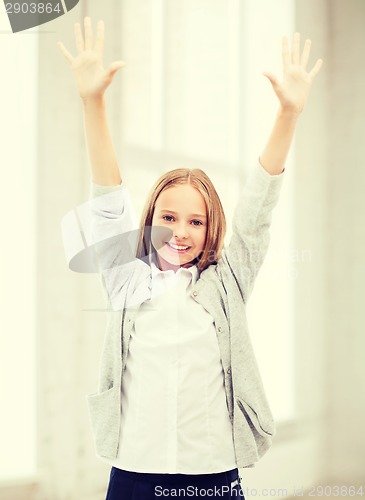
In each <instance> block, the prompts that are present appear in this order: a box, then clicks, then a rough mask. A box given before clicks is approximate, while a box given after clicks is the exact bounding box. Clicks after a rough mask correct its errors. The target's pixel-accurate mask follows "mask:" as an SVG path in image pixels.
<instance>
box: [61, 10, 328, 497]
mask: <svg viewBox="0 0 365 500" xmlns="http://www.w3.org/2000/svg"><path fill="white" fill-rule="evenodd" d="M84 31H85V36H84V38H83V36H82V33H81V27H80V24H79V23H76V24H75V37H76V46H77V52H78V55H77V56H76V57H73V56H72V55H71V54H70V53H69V52H68V51H67V50H66V49H65V47H64V45H63V44H62V43H61V42H59V43H58V46H59V48H60V50H61V52H62V54H63V55H64V56H65V58H66V59H67V61H68V62H69V63H70V65H71V67H72V69H73V71H74V75H75V78H76V82H77V87H78V91H79V93H80V96H81V99H82V103H83V111H84V120H85V130H86V137H87V143H88V151H89V158H90V163H91V169H92V170H91V177H92V179H91V181H92V182H91V187H92V198H91V202H92V203H91V215H92V222H93V238H94V240H93V242H94V243H95V245H94V249H95V250H96V253H97V256H98V258H99V261H98V262H99V264H98V265H99V270H100V273H101V277H102V281H103V285H104V290H105V291H106V292H107V294H106V297H107V301H108V308H109V321H108V327H107V335H106V338H105V343H104V348H103V354H102V359H101V370H100V382H99V389H98V391H97V392H96V393H93V394H90V395H88V396H87V399H88V405H89V410H90V417H91V424H92V428H93V434H94V439H95V449H96V453H97V456H98V457H100V458H101V459H102V460H104V461H105V462H107V463H108V464H110V465H111V466H112V468H111V473H110V481H109V486H108V491H107V497H106V498H107V500H115V499H123V500H129V499H130V500H132V499H134V500H136V499H141V500H142V499H143V500H149V499H153V498H157V497H160V496H161V495H164V496H167V495H172V496H177V495H178V494H182V495H186V494H188V495H189V496H192V497H193V498H203V497H206V496H213V497H218V498H227V499H228V498H235V497H236V496H238V495H240V496H241V497H242V498H243V490H242V487H241V485H240V481H241V477H240V476H239V473H238V468H239V467H254V466H255V462H257V461H258V460H259V459H260V458H261V457H262V456H263V454H264V453H265V452H266V451H267V450H268V449H269V447H270V446H271V443H272V436H273V435H274V434H275V423H274V420H273V417H272V414H271V411H270V407H269V405H268V401H267V399H266V396H265V392H264V388H263V386H262V381H261V378H260V374H259V370H258V366H257V363H256V360H255V356H254V352H253V349H252V346H251V342H250V338H249V333H248V327H247V320H246V309H245V307H246V303H247V300H248V298H249V296H250V293H251V291H252V287H253V284H254V281H255V278H256V276H257V273H258V271H259V269H260V266H261V265H262V262H263V260H264V257H265V254H266V252H267V248H268V244H269V226H270V221H271V215H272V210H273V208H274V207H275V205H276V203H277V201H278V197H279V192H280V188H281V185H282V182H283V178H284V171H285V168H284V164H285V161H286V158H287V155H288V152H289V148H290V145H291V142H292V139H293V135H294V131H295V127H296V124H297V120H298V117H299V116H300V114H301V112H302V111H303V108H304V105H305V103H306V101H307V98H308V95H309V91H310V88H311V84H312V82H313V79H314V77H315V76H316V74H317V73H318V71H319V69H320V67H321V65H322V60H320V59H319V60H318V61H317V63H316V64H315V65H314V67H313V69H312V70H311V71H307V63H308V58H309V52H310V45H311V42H310V40H306V41H305V44H304V48H303V51H302V53H301V54H300V35H299V33H295V34H294V36H293V41H292V46H291V50H289V43H288V40H287V38H286V37H284V38H283V42H282V57H283V80H282V81H281V82H280V81H279V80H278V79H277V78H276V77H275V76H274V75H272V74H271V73H264V75H265V76H266V77H267V78H268V79H269V81H270V82H271V84H272V87H273V90H274V92H275V94H276V96H277V97H278V100H279V110H278V114H277V117H276V120H275V123H274V127H273V130H272V133H271V135H270V138H269V140H268V142H267V145H266V147H265V149H264V151H263V152H262V154H261V156H260V158H259V160H258V162H257V164H256V165H255V167H254V168H253V169H252V172H251V173H250V175H249V177H248V179H247V181H246V184H245V187H244V189H243V192H242V195H241V196H240V198H239V202H238V204H237V207H236V209H235V213H234V217H233V225H232V238H231V241H230V243H229V245H228V246H227V247H226V248H223V238H224V235H225V229H226V223H225V217H224V212H223V208H222V205H221V203H220V200H219V197H218V195H217V193H216V191H215V189H214V186H213V185H212V183H211V181H210V179H209V177H208V176H207V175H206V174H205V173H204V172H203V171H202V170H200V169H183V168H180V169H175V170H172V171H170V172H167V173H166V174H164V175H162V176H161V177H160V178H159V179H158V180H157V182H156V183H155V185H154V186H153V187H152V190H151V192H150V194H149V197H148V199H147V203H146V205H145V209H144V211H143V214H142V219H141V222H140V225H139V229H138V235H137V241H136V245H135V246H133V245H132V248H133V250H132V251H131V246H130V241H131V240H130V236H133V231H134V230H135V229H137V226H136V223H135V220H134V215H133V206H132V203H131V201H130V198H129V194H128V190H127V188H126V187H125V186H124V184H123V182H122V179H121V176H120V170H119V167H118V164H117V161H116V157H115V153H114V149H113V146H112V141H111V137H110V133H109V129H108V125H107V120H106V112H105V97H104V93H105V90H106V88H107V87H108V85H109V84H110V83H111V82H112V80H113V78H114V75H115V73H116V72H117V71H118V69H120V68H121V67H123V66H124V64H125V63H124V62H123V61H116V62H114V63H113V64H111V65H110V66H109V68H108V69H107V70H105V69H104V67H103V62H102V59H103V45H104V23H103V21H99V22H98V24H97V34H96V39H95V42H94V39H93V31H92V25H91V20H90V18H89V17H85V19H84ZM126 236H127V237H126ZM65 244H66V245H67V242H65Z"/></svg>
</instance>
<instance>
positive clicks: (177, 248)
mask: <svg viewBox="0 0 365 500" xmlns="http://www.w3.org/2000/svg"><path fill="white" fill-rule="evenodd" d="M168 245H169V246H170V247H172V248H175V250H186V249H188V248H189V247H188V246H187V247H182V246H179V245H174V244H173V243H168Z"/></svg>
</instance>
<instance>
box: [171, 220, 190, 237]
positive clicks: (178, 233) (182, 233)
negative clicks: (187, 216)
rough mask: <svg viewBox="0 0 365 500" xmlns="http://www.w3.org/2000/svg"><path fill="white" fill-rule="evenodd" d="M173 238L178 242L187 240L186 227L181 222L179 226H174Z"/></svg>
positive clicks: (187, 232)
mask: <svg viewBox="0 0 365 500" xmlns="http://www.w3.org/2000/svg"><path fill="white" fill-rule="evenodd" d="M174 236H175V238H177V239H178V240H180V239H182V238H188V237H189V231H188V226H187V225H186V224H185V223H184V222H181V223H180V224H176V227H175V231H174Z"/></svg>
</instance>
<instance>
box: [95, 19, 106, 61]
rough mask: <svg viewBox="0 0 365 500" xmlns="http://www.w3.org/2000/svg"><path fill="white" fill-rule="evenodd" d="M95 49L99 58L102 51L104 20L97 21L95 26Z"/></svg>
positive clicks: (101, 55)
mask: <svg viewBox="0 0 365 500" xmlns="http://www.w3.org/2000/svg"><path fill="white" fill-rule="evenodd" d="M95 51H96V52H97V53H98V55H99V56H100V58H101V59H102V57H103V51H104V21H99V22H98V24H97V28H96V41H95Z"/></svg>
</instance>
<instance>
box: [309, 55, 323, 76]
mask: <svg viewBox="0 0 365 500" xmlns="http://www.w3.org/2000/svg"><path fill="white" fill-rule="evenodd" d="M322 64H323V60H322V59H318V61H317V62H316V64H315V65H314V67H313V69H312V71H311V72H310V73H309V76H310V77H311V78H312V80H313V78H314V77H315V76H316V75H317V73H318V72H319V70H320V69H321V67H322Z"/></svg>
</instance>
